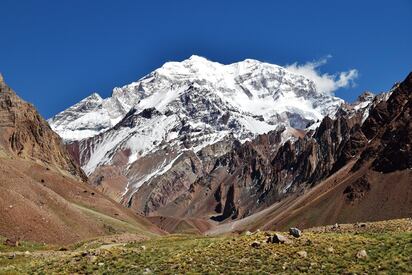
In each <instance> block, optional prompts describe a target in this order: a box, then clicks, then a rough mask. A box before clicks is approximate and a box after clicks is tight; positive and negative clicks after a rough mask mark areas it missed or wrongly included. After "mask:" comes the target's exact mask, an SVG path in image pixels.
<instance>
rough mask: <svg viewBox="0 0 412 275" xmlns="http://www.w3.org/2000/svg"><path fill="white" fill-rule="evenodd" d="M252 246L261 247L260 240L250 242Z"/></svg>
mask: <svg viewBox="0 0 412 275" xmlns="http://www.w3.org/2000/svg"><path fill="white" fill-rule="evenodd" d="M250 246H251V247H253V248H259V247H260V242H258V241H254V242H252V243H251V244H250Z"/></svg>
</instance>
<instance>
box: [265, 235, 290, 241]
mask: <svg viewBox="0 0 412 275" xmlns="http://www.w3.org/2000/svg"><path fill="white" fill-rule="evenodd" d="M267 242H268V243H289V242H290V241H289V239H288V238H286V237H285V236H283V235H281V234H278V233H275V234H274V235H273V236H269V237H268V239H267Z"/></svg>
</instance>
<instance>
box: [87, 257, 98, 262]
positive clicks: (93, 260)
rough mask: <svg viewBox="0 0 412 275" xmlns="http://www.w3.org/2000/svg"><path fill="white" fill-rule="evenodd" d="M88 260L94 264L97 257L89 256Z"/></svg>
mask: <svg viewBox="0 0 412 275" xmlns="http://www.w3.org/2000/svg"><path fill="white" fill-rule="evenodd" d="M89 260H90V262H92V263H95V262H97V256H90V258H89Z"/></svg>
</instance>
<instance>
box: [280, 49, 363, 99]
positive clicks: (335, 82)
mask: <svg viewBox="0 0 412 275" xmlns="http://www.w3.org/2000/svg"><path fill="white" fill-rule="evenodd" d="M331 57H332V56H330V55H328V56H326V57H324V58H322V59H320V60H317V61H313V62H307V63H306V64H303V65H300V64H298V63H293V64H292V65H287V66H285V68H286V69H287V70H289V71H291V72H293V73H296V74H300V75H303V76H306V77H307V78H309V79H310V80H312V81H313V82H315V85H316V88H317V90H318V91H320V92H322V93H326V94H333V93H334V92H335V91H336V90H337V89H339V88H345V87H353V86H355V85H356V84H355V79H356V78H357V77H358V70H356V69H352V70H349V71H346V72H340V73H336V74H328V73H324V74H322V73H321V72H320V71H319V67H321V66H322V65H325V64H326V63H327V62H328V59H329V58H331Z"/></svg>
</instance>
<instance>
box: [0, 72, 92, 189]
mask: <svg viewBox="0 0 412 275" xmlns="http://www.w3.org/2000/svg"><path fill="white" fill-rule="evenodd" d="M0 145H1V146H2V147H3V148H4V150H5V151H6V152H7V153H9V154H12V155H16V156H18V157H20V158H24V159H30V160H36V161H41V162H43V163H45V164H47V165H50V166H55V167H57V168H58V169H61V170H62V171H67V172H69V173H70V174H72V175H73V176H75V177H78V178H81V179H82V180H84V181H86V180H87V178H86V176H85V174H84V173H83V171H82V170H81V169H80V167H79V166H78V165H77V164H76V163H75V162H74V161H73V159H72V157H71V155H70V154H69V153H68V151H67V149H66V147H65V146H64V144H63V143H62V141H61V139H60V137H59V136H58V135H57V134H56V133H54V132H53V131H52V129H51V128H50V126H49V125H48V123H47V122H46V121H45V120H44V119H43V118H42V117H41V116H40V114H39V113H38V112H37V111H36V109H35V108H34V106H33V105H31V104H29V103H27V102H25V101H23V100H22V99H21V98H19V97H18V96H17V95H16V93H15V92H14V91H13V90H12V89H11V88H10V87H9V86H7V84H6V83H5V82H4V80H3V78H2V77H1V78H0Z"/></svg>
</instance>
